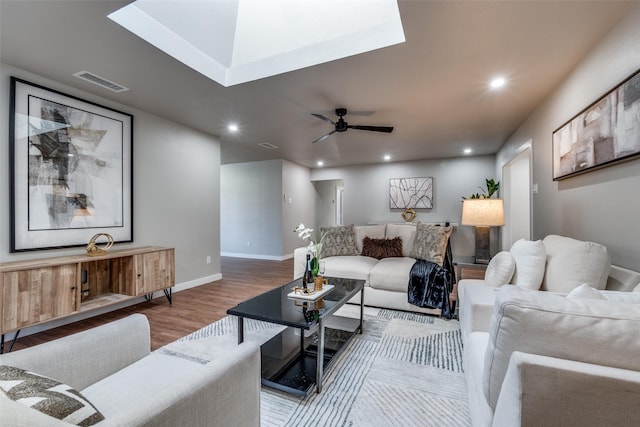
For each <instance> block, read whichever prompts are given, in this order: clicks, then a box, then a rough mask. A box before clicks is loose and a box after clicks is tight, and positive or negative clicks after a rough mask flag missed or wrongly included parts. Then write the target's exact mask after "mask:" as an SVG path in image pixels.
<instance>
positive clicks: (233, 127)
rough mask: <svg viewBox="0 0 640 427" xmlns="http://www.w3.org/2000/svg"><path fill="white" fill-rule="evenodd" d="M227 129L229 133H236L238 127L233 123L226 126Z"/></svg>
mask: <svg viewBox="0 0 640 427" xmlns="http://www.w3.org/2000/svg"><path fill="white" fill-rule="evenodd" d="M227 129H228V130H229V132H238V125H237V124H235V123H231V124H230V125H229V126H227Z"/></svg>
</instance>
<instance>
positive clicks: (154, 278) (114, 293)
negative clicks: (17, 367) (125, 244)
mask: <svg viewBox="0 0 640 427" xmlns="http://www.w3.org/2000/svg"><path fill="white" fill-rule="evenodd" d="M174 284H175V261H174V249H173V248H162V247H144V248H136V249H125V250H120V251H110V252H108V253H106V254H104V255H99V256H88V255H75V256H65V257H57V258H46V259H38V260H29V261H18V262H9V263H4V264H0V333H1V334H2V335H3V338H4V334H5V333H6V332H11V331H16V330H19V329H21V328H25V327H28V326H33V325H37V324H39V323H45V322H48V321H51V320H54V319H59V318H61V317H65V316H70V315H73V314H77V313H80V312H84V311H88V310H93V309H96V308H100V307H104V306H107V305H110V304H115V303H118V302H121V301H125V300H127V299H131V298H135V297H138V296H142V295H145V296H149V295H150V294H153V292H155V291H160V290H164V291H165V294H166V295H167V297H170V295H171V293H170V291H171V287H173V286H174ZM3 341H4V340H3Z"/></svg>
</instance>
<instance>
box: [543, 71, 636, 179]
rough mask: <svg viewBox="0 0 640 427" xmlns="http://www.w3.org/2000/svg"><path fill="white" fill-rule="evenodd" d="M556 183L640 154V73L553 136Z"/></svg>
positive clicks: (589, 107) (626, 80) (629, 78)
mask: <svg viewBox="0 0 640 427" xmlns="http://www.w3.org/2000/svg"><path fill="white" fill-rule="evenodd" d="M552 145H553V180H554V181H559V180H563V179H567V178H570V177H572V176H575V175H579V174H582V173H585V172H589V171H592V170H595V169H600V168H602V167H605V166H611V165H613V164H616V163H619V162H623V161H628V160H632V159H634V158H636V157H638V156H639V155H640V70H638V71H636V72H635V73H633V74H632V75H631V76H629V77H628V78H626V79H625V80H624V81H623V82H621V83H620V84H619V85H617V86H616V87H615V88H613V89H612V90H610V91H609V92H607V93H606V94H605V95H603V96H602V97H600V98H599V99H597V100H596V101H595V102H593V103H592V104H591V105H589V106H588V107H587V108H585V109H584V110H582V111H581V112H580V113H578V114H577V115H576V116H575V117H573V118H571V119H570V120H569V121H567V122H566V123H564V124H563V125H562V126H560V127H559V128H558V129H556V130H554V131H553V133H552Z"/></svg>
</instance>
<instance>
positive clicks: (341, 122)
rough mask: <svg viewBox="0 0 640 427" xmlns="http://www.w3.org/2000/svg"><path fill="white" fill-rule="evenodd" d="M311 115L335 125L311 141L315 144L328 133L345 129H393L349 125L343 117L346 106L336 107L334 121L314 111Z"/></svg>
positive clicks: (378, 130)
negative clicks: (336, 117) (336, 118)
mask: <svg viewBox="0 0 640 427" xmlns="http://www.w3.org/2000/svg"><path fill="white" fill-rule="evenodd" d="M311 115H312V116H316V117H317V118H319V119H321V120H324V121H325V122H329V123H331V124H332V125H333V126H335V129H334V130H332V131H331V132H329V133H327V134H326V135H322V136H321V137H320V138H318V139H316V140H315V141H313V144H315V143H316V142H320V141H323V140H324V139H325V138H328V137H329V135H332V134H334V133H336V132H346V131H347V129H358V130H370V131H373V132H386V133H391V131H393V126H361V125H350V124H349V123H347V122H345V121H344V119H343V117H344V116H346V115H347V109H346V108H336V116H338V117H339V118H338V121H337V122H334V121H333V120H331V119H329V118H327V117H325V116H323V115H322V114H315V113H311Z"/></svg>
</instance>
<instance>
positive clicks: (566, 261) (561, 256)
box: [542, 235, 611, 293]
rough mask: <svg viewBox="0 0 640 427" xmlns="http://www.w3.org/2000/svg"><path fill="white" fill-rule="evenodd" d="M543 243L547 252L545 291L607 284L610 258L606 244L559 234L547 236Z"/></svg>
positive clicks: (601, 287)
mask: <svg viewBox="0 0 640 427" xmlns="http://www.w3.org/2000/svg"><path fill="white" fill-rule="evenodd" d="M542 243H543V244H544V247H545V251H546V253H547V268H546V270H545V273H544V280H543V282H542V290H543V291H552V292H565V293H568V292H570V291H571V290H572V289H573V288H575V287H577V286H580V285H581V284H583V283H586V284H588V285H589V286H591V287H592V288H596V289H604V288H605V287H606V285H607V277H608V276H609V270H610V269H611V260H610V259H609V254H608V253H607V248H606V247H605V246H603V245H600V244H598V243H593V242H585V241H582V240H576V239H572V238H570V237H564V236H557V235H549V236H547V237H545V238H544V239H543V240H542Z"/></svg>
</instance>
